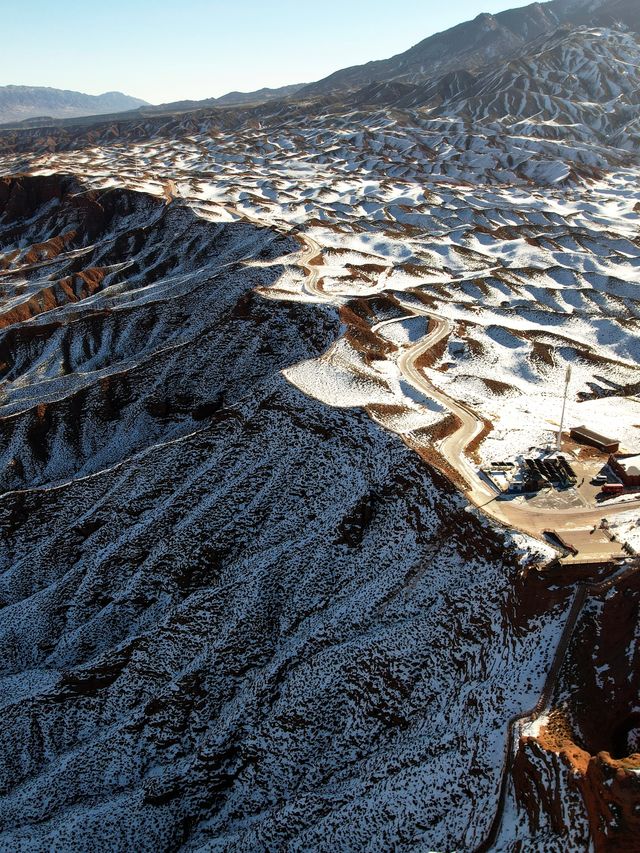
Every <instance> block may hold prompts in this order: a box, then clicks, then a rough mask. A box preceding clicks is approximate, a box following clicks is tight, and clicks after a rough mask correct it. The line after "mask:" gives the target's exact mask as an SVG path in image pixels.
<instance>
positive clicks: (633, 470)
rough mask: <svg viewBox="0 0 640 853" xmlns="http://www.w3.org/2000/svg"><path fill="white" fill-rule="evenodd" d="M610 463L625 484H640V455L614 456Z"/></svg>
mask: <svg viewBox="0 0 640 853" xmlns="http://www.w3.org/2000/svg"><path fill="white" fill-rule="evenodd" d="M609 465H610V466H611V467H612V468H613V470H614V471H615V473H616V474H617V475H618V477H620V479H621V480H622V482H623V483H624V484H625V486H640V455H636V456H618V457H616V456H612V457H611V458H610V459H609Z"/></svg>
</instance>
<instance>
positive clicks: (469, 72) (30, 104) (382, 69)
mask: <svg viewBox="0 0 640 853" xmlns="http://www.w3.org/2000/svg"><path fill="white" fill-rule="evenodd" d="M581 26H590V27H594V26H596V27H600V26H603V27H611V26H614V27H620V26H621V27H622V28H628V29H630V30H632V31H635V32H640V2H639V0H550V2H547V3H533V4H531V5H529V6H524V7H521V8H518V9H510V10H507V11H505V12H500V13H498V14H496V15H490V14H480V15H478V16H477V17H476V18H475V19H474V20H472V21H467V22H465V23H462V24H459V25H458V26H456V27H453V28H451V29H449V30H446V31H445V32H442V33H436V34H435V35H432V36H429V38H426V39H424V40H423V41H421V42H419V43H418V44H416V45H415V46H413V47H411V48H410V49H409V50H407V51H405V52H404V53H401V54H398V55H397V56H394V57H391V58H390V59H383V60H377V61H373V62H368V63H366V64H365V65H357V66H353V67H351V68H345V69H341V70H339V71H336V72H334V73H333V74H330V75H329V76H328V77H325V78H324V79H323V80H319V81H317V82H315V83H310V84H294V85H290V86H283V87H281V88H277V89H268V88H263V89H259V90H257V91H254V92H229V93H228V94H226V95H223V96H222V97H219V98H207V99H204V100H199V101H196V100H184V101H174V102H171V103H166V104H160V105H157V106H152V105H150V104H148V103H146V102H145V101H142V100H140V99H138V98H132V97H130V96H128V95H123V94H121V93H119V92H108V93H106V94H104V95H98V96H93V95H84V94H81V93H80V92H68V91H61V90H58V89H49V88H40V87H27V86H5V87H0V124H7V123H17V122H25V123H28V124H29V125H31V126H38V125H41V124H59V123H61V122H62V123H66V122H65V120H68V119H74V118H79V117H85V120H84V121H83V124H87V123H90V120H89V121H88V120H87V118H86V117H92V116H94V115H95V116H105V115H109V117H110V118H113V119H118V120H120V119H123V118H132V119H133V118H135V117H136V115H138V116H155V115H172V114H178V113H186V112H191V111H195V110H202V109H211V108H218V107H230V108H233V107H254V106H260V105H261V104H268V103H269V102H272V101H273V102H277V101H285V100H287V101H289V102H300V103H301V104H304V103H307V102H309V101H312V102H313V101H317V100H319V99H321V100H324V101H326V100H327V99H329V100H330V101H332V102H343V103H344V105H345V106H350V107H352V108H359V107H361V106H364V105H367V106H370V105H378V106H383V105H391V104H394V105H395V106H398V107H419V106H430V107H433V106H434V104H442V103H446V102H451V101H452V100H455V99H459V98H460V97H468V96H470V95H472V94H473V91H474V89H475V88H477V87H478V86H480V87H481V86H482V85H484V84H483V83H482V81H481V79H480V78H481V77H482V78H484V76H485V75H486V74H487V73H490V72H491V69H492V68H493V67H494V66H497V65H499V64H500V63H501V62H504V61H517V60H518V59H520V58H521V57H522V55H523V51H528V50H529V47H530V46H532V45H534V44H535V43H536V41H537V40H539V39H541V38H543V39H544V38H546V37H548V36H551V35H553V34H554V33H556V32H557V31H558V30H559V29H561V28H564V30H566V31H567V32H569V31H573V30H574V29H576V28H579V27H581ZM504 82H505V83H506V79H505V81H504ZM45 117H46V118H48V119H49V120H48V121H46V122H45V121H41V120H40V119H43V118H45Z"/></svg>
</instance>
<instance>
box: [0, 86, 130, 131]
mask: <svg viewBox="0 0 640 853" xmlns="http://www.w3.org/2000/svg"><path fill="white" fill-rule="evenodd" d="M146 105H147V102H146V101H143V100H141V99H140V98H132V97H131V96H130V95H123V94H122V92H105V93H104V94H103V95H85V94H84V93H83V92H73V91H70V90H68V89H51V88H50V87H48V86H0V123H1V122H10V121H24V120H25V119H33V118H40V117H51V118H75V117H76V116H85V115H104V114H105V113H113V112H122V111H123V110H133V109H135V108H136V107H142V106H146Z"/></svg>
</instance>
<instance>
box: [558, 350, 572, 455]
mask: <svg viewBox="0 0 640 853" xmlns="http://www.w3.org/2000/svg"><path fill="white" fill-rule="evenodd" d="M570 382H571V365H569V366H568V367H567V372H566V374H565V385H564V400H563V401H562V417H561V418H560V429H559V430H558V443H557V445H556V449H557V450H558V452H559V451H560V450H562V430H563V429H564V414H565V412H566V410H567V397H568V396H569V383H570Z"/></svg>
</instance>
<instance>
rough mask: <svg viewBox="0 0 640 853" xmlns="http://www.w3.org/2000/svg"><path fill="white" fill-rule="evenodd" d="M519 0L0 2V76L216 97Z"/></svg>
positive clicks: (347, 59)
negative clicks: (451, 0) (0, 38)
mask: <svg viewBox="0 0 640 853" xmlns="http://www.w3.org/2000/svg"><path fill="white" fill-rule="evenodd" d="M527 5H530V0H460V2H458V3H455V4H450V5H444V4H442V3H440V2H420V0H398V2H397V3H395V4H394V6H393V14H389V11H388V4H387V3H384V2H382V0H350V2H349V3H348V4H347V3H344V2H342V0H340V2H338V0H327V2H324V3H323V4H322V9H321V12H320V10H319V9H318V8H317V7H316V4H308V5H306V4H305V5H304V7H302V4H299V3H295V2H293V0H276V2H275V3H271V4H268V5H267V4H263V3H257V2H255V0H241V2H238V3H234V4H232V5H231V4H228V3H226V2H221V0H186V2H184V3H182V4H181V5H180V6H179V7H176V5H175V4H174V3H170V2H168V0H159V2H157V3H153V4H152V3H151V2H148V1H147V0H142V2H136V0H134V2H132V3H126V2H125V0H112V2H111V3H110V4H109V5H108V6H104V7H102V6H101V7H99V8H87V5H86V4H84V3H80V2H77V0H70V2H67V3H65V4H64V6H60V7H58V6H53V4H49V3H46V2H44V0H26V2H24V3H22V4H20V5H18V4H15V5H12V7H10V8H8V9H6V10H5V11H4V13H3V24H4V31H5V36H6V38H5V45H4V47H3V52H2V55H1V56H0V85H3V86H4V85H12V84H13V85H21V86H50V87H52V88H56V89H71V90H74V91H80V92H85V93H87V94H91V95H98V94H102V93H104V92H110V91H120V92H124V93H126V94H127V95H132V96H134V97H137V98H142V99H144V100H146V101H149V102H150V103H155V104H157V103H163V102H168V101H177V100H185V99H193V100H197V99H202V98H209V97H219V96H220V95H223V94H225V93H227V92H229V91H234V90H239V91H253V90H255V89H261V88H263V87H270V88H276V87H279V86H286V85H289V84H294V83H305V82H312V81H314V80H318V79H321V78H323V77H325V76H327V75H328V74H331V73H332V72H333V71H336V70H338V69H340V68H345V67H348V66H351V65H359V64H362V63H364V62H369V61H371V60H375V59H384V58H386V57H389V56H392V55H395V54H397V53H402V52H403V51H405V50H407V49H408V48H409V47H411V46H412V45H414V44H416V43H417V42H419V41H421V40H422V39H424V38H427V37H428V36H430V35H432V34H433V33H436V32H439V31H442V30H445V29H448V28H449V27H452V26H455V24H458V23H462V22H463V21H466V20H469V19H470V18H474V17H476V15H478V14H480V13H481V12H492V13H496V12H500V11H503V10H505V9H509V8H516V7H520V6H527ZM25 31H26V32H25ZM70 36H72V37H73V42H72V45H71V43H70ZM307 36H309V38H307ZM25 40H26V41H27V46H28V49H27V50H26V49H25ZM65 48H68V49H65Z"/></svg>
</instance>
